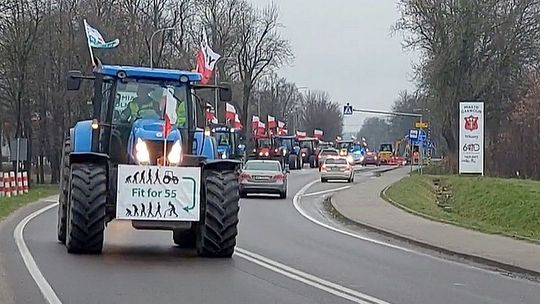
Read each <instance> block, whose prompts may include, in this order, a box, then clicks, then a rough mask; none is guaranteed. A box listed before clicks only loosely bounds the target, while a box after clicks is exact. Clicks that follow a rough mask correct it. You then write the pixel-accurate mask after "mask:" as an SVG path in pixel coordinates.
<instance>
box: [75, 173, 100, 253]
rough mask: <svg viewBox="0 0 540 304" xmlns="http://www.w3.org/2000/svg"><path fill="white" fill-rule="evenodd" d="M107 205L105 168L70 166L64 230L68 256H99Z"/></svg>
mask: <svg viewBox="0 0 540 304" xmlns="http://www.w3.org/2000/svg"><path fill="white" fill-rule="evenodd" d="M106 202H107V171H106V169H105V167H104V166H101V165H97V164H88V163H81V164H72V165H71V180H70V193H69V205H68V208H67V229H66V247H67V251H68V252H69V253H83V254H85V253H88V254H99V253H101V251H102V249H103V232H104V230H105V205H106Z"/></svg>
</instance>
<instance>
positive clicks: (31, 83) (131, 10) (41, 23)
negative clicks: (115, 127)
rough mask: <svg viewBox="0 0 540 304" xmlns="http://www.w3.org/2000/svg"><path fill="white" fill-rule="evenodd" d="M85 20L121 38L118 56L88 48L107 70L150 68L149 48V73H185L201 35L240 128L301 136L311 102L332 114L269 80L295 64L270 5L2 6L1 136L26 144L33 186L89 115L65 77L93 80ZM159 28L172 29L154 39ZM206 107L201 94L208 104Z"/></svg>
mask: <svg viewBox="0 0 540 304" xmlns="http://www.w3.org/2000/svg"><path fill="white" fill-rule="evenodd" d="M83 19H86V20H87V21H88V23H89V24H91V25H92V26H93V27H95V28H97V29H99V30H100V32H101V33H102V34H104V36H105V37H106V38H107V39H113V38H119V39H120V41H121V43H120V46H119V47H118V48H117V49H114V50H96V51H95V54H96V56H97V57H99V58H100V59H101V61H102V62H104V63H113V64H129V65H142V66H148V65H150V56H149V54H150V50H152V53H153V58H152V61H153V62H152V63H153V65H154V66H159V67H170V68H180V69H187V70H192V69H193V68H194V66H195V55H196V52H197V50H198V48H199V43H200V35H201V33H202V29H203V28H204V29H206V31H207V32H208V37H209V40H210V44H211V46H212V48H213V49H214V51H215V52H217V53H219V54H221V55H222V56H223V58H222V59H221V60H220V61H219V62H218V63H217V65H216V70H217V71H216V75H217V76H216V77H218V79H216V80H217V81H219V82H230V83H232V84H233V88H234V90H233V96H234V98H235V100H234V102H233V104H234V105H235V106H236V108H237V110H238V112H239V113H240V117H241V121H242V123H243V125H244V126H246V127H248V128H249V125H250V124H249V123H247V122H248V121H249V120H250V119H251V115H252V114H257V113H260V114H261V115H264V114H266V113H268V114H273V115H275V116H277V117H278V118H279V119H282V120H285V121H286V122H287V123H288V125H289V126H290V125H291V124H292V125H294V127H296V128H297V129H302V128H304V129H307V128H311V127H312V124H310V122H309V117H307V116H302V115H300V116H298V115H296V114H297V113H299V109H302V108H303V107H306V106H310V104H311V103H313V102H315V103H320V104H323V105H325V106H326V108H325V110H328V108H330V107H335V105H334V104H332V102H331V101H330V100H329V98H328V96H327V95H325V94H319V93H315V92H308V93H306V94H301V93H300V92H299V89H298V87H297V86H296V85H295V84H294V83H292V82H290V81H288V80H287V79H285V78H282V77H279V76H277V75H276V74H275V71H276V70H277V69H278V68H279V67H281V66H282V65H284V64H288V63H290V62H291V61H292V60H293V59H294V57H293V54H292V51H291V47H290V43H289V42H288V41H287V40H286V39H284V38H283V36H282V35H281V32H280V28H281V24H280V23H279V10H278V8H277V7H276V6H275V5H269V6H267V7H264V8H256V7H253V6H252V5H251V4H250V3H249V2H248V1H246V0H137V1H133V0H4V1H1V2H0V37H2V39H0V126H1V131H2V134H3V136H2V138H3V139H10V138H14V137H26V138H29V139H30V141H31V151H30V152H31V155H33V161H34V162H37V163H38V165H40V168H41V170H40V171H41V172H40V174H38V181H41V182H42V181H43V180H44V178H43V176H44V172H45V171H46V170H43V168H44V167H45V168H46V166H44V164H48V163H50V168H52V170H51V174H52V182H55V181H57V180H58V170H57V168H58V167H59V161H60V157H59V156H60V154H61V153H60V152H61V146H62V140H63V134H64V132H65V131H66V130H67V129H68V128H69V127H71V126H72V125H73V123H74V122H75V121H77V120H80V119H86V118H88V114H89V107H88V101H89V100H90V99H91V97H92V87H91V86H90V85H85V86H84V87H83V89H82V91H80V92H77V93H76V94H74V93H71V92H67V91H66V89H65V74H66V71H68V70H71V69H80V70H83V71H84V72H86V73H91V66H90V59H89V54H88V47H87V44H86V40H85V39H86V38H85V34H84V27H83V24H82V20H83ZM163 28H173V30H168V31H162V32H160V33H159V34H157V35H154V38H153V40H152V39H151V38H152V35H153V34H154V33H155V31H156V30H158V29H163ZM151 40H152V44H151ZM314 96H315V97H316V98H314ZM312 97H313V98H312ZM212 100H213V99H212V97H211V96H208V97H207V100H206V101H209V102H212ZM323 108H324V107H323ZM221 111H222V109H221ZM293 114H294V115H293ZM336 114H337V116H335V118H336V119H335V120H334V121H331V122H328V130H335V131H331V133H336V132H340V128H341V124H342V121H341V116H340V114H339V111H337V112H336ZM321 116H322V115H321ZM221 117H223V116H221ZM262 117H264V116H262ZM332 135H333V134H332Z"/></svg>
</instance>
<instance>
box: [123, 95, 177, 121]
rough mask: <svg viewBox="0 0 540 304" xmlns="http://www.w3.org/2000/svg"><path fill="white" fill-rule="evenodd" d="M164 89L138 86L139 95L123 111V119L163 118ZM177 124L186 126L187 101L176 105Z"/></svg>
mask: <svg viewBox="0 0 540 304" xmlns="http://www.w3.org/2000/svg"><path fill="white" fill-rule="evenodd" d="M162 97H163V89H162V88H155V87H151V86H147V85H139V86H138V87H137V97H135V98H133V100H131V101H130V102H129V103H128V105H127V107H126V108H125V109H124V110H123V111H122V113H121V119H122V120H123V121H127V122H129V123H133V122H134V121H135V120H137V119H138V118H155V119H159V118H161V116H162V115H161V113H163V112H164V108H165V100H164V99H163V98H162ZM176 116H177V117H176V125H177V126H178V127H184V126H185V123H186V103H185V102H184V101H183V100H182V101H178V104H177V106H176Z"/></svg>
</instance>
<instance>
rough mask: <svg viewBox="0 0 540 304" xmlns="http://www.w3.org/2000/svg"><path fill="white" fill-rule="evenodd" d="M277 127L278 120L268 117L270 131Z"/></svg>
mask: <svg viewBox="0 0 540 304" xmlns="http://www.w3.org/2000/svg"><path fill="white" fill-rule="evenodd" d="M275 127H277V123H276V118H275V117H274V116H272V115H268V129H273V128H275Z"/></svg>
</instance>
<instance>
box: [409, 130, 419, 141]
mask: <svg viewBox="0 0 540 304" xmlns="http://www.w3.org/2000/svg"><path fill="white" fill-rule="evenodd" d="M409 139H410V140H417V139H418V130H416V129H410V130H409Z"/></svg>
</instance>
